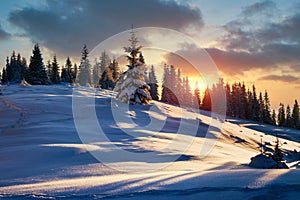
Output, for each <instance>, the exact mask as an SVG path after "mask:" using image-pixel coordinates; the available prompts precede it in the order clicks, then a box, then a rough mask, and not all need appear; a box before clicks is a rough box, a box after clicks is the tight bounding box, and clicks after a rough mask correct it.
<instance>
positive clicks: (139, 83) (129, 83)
mask: <svg viewBox="0 0 300 200" xmlns="http://www.w3.org/2000/svg"><path fill="white" fill-rule="evenodd" d="M129 42H130V46H129V47H124V50H125V52H126V53H128V56H127V59H128V62H129V64H128V65H127V66H128V70H127V71H126V72H124V73H123V74H122V75H121V76H120V78H119V80H118V82H117V83H116V87H115V89H114V91H115V92H116V93H117V95H116V99H118V100H120V101H123V102H125V103H130V104H135V103H139V104H148V103H149V101H150V100H151V95H150V93H149V89H150V87H149V86H148V85H147V84H146V82H145V73H146V71H147V67H146V65H145V60H144V59H141V55H139V54H140V53H141V48H142V46H138V39H137V38H136V36H135V34H134V31H133V30H132V32H131V38H130V39H129ZM142 58H143V57H142Z"/></svg>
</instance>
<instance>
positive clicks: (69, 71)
mask: <svg viewBox="0 0 300 200" xmlns="http://www.w3.org/2000/svg"><path fill="white" fill-rule="evenodd" d="M65 68H66V71H67V76H66V82H69V83H71V84H72V83H74V80H75V79H74V76H73V74H74V72H73V69H72V62H71V59H70V57H69V56H68V58H67V60H66V64H65Z"/></svg>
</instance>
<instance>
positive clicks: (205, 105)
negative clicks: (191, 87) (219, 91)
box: [201, 87, 212, 111]
mask: <svg viewBox="0 0 300 200" xmlns="http://www.w3.org/2000/svg"><path fill="white" fill-rule="evenodd" d="M211 108H212V105H211V98H210V91H209V88H208V87H207V88H206V89H205V92H204V97H203V100H202V105H201V109H202V110H207V111H211Z"/></svg>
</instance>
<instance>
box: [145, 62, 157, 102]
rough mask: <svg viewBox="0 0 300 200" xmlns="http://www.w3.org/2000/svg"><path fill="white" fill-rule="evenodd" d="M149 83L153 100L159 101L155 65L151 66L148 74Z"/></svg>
mask: <svg viewBox="0 0 300 200" xmlns="http://www.w3.org/2000/svg"><path fill="white" fill-rule="evenodd" d="M147 84H148V85H149V86H150V90H149V92H150V95H151V97H152V99H153V100H155V101H158V81H157V78H156V75H155V70H154V66H153V65H152V66H151V69H150V72H149V74H148V81H147Z"/></svg>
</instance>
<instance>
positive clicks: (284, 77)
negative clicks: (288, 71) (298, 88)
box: [258, 75, 300, 83]
mask: <svg viewBox="0 0 300 200" xmlns="http://www.w3.org/2000/svg"><path fill="white" fill-rule="evenodd" d="M258 80H266V81H281V82H287V83H290V82H299V81H300V78H299V77H295V76H292V75H281V76H279V75H268V76H263V77H261V78H259V79H258Z"/></svg>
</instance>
